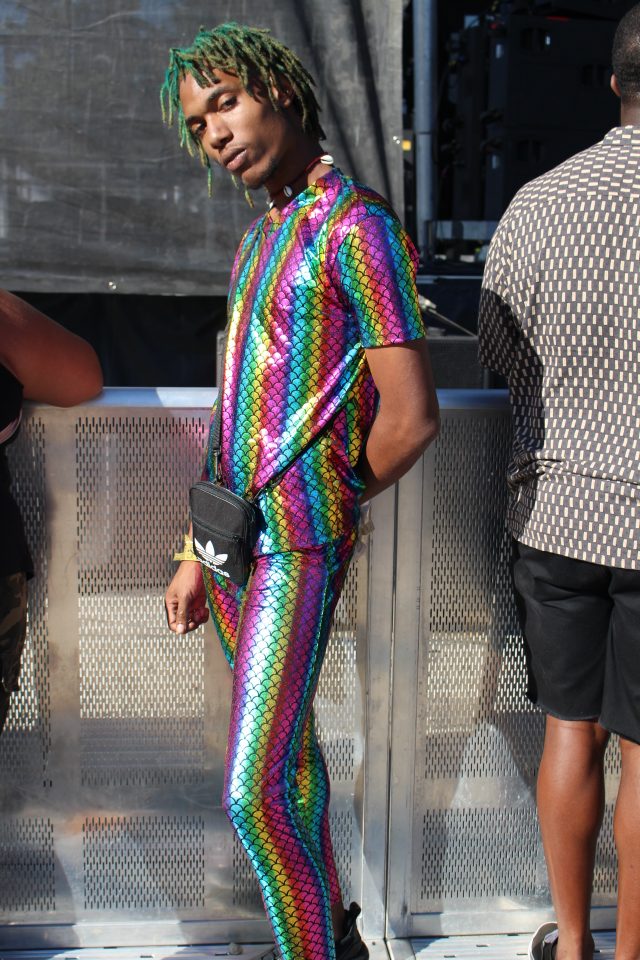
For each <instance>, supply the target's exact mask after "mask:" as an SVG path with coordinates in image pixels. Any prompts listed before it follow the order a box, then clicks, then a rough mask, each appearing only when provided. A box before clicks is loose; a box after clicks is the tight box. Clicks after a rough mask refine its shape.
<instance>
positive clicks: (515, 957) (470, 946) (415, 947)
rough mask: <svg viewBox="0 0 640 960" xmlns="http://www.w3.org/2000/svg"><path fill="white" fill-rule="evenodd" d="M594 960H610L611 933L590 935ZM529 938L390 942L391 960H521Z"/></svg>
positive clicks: (466, 937) (524, 935) (614, 937)
mask: <svg viewBox="0 0 640 960" xmlns="http://www.w3.org/2000/svg"><path fill="white" fill-rule="evenodd" d="M593 936H594V940H595V942H596V952H595V954H594V960H612V958H613V955H614V952H615V945H616V936H615V933H613V932H612V931H611V932H609V931H607V932H597V933H594V935H593ZM530 939H531V936H530V934H522V933H518V934H502V935H490V936H464V937H434V938H430V939H428V940H427V939H425V940H391V941H389V943H388V944H387V947H388V949H389V954H390V956H391V960H469V958H473V960H482V958H484V960H523V958H525V960H526V957H527V956H528V947H529V940H530Z"/></svg>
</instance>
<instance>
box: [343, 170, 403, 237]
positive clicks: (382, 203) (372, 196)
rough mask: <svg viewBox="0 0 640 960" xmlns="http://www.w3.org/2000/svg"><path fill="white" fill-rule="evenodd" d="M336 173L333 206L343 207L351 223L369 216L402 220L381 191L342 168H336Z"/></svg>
mask: <svg viewBox="0 0 640 960" xmlns="http://www.w3.org/2000/svg"><path fill="white" fill-rule="evenodd" d="M336 173H337V174H338V177H337V189H336V190H335V191H334V196H333V197H332V207H333V208H334V209H335V208H342V210H343V211H344V215H345V217H348V220H349V222H350V223H352V224H356V223H358V222H360V221H362V220H366V219H368V218H369V217H383V218H385V219H389V220H393V221H396V222H398V223H399V222H400V220H399V217H398V215H397V214H396V212H395V210H394V209H393V207H392V206H391V204H390V203H389V201H388V200H386V199H385V198H384V197H383V196H382V195H381V194H380V193H378V192H377V191H376V190H374V189H373V188H372V187H369V186H367V185H366V184H364V183H361V182H360V181H359V180H356V179H354V178H353V177H350V176H348V175H347V174H345V173H343V172H342V171H341V170H336Z"/></svg>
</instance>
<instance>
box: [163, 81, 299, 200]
mask: <svg viewBox="0 0 640 960" xmlns="http://www.w3.org/2000/svg"><path fill="white" fill-rule="evenodd" d="M214 76H215V77H216V78H217V82H216V83H215V84H214V85H213V86H210V87H199V86H198V84H197V83H196V81H195V80H194V79H193V77H192V76H191V75H190V74H187V75H186V76H185V78H184V79H183V80H182V82H181V84H180V103H181V104H182V110H183V113H184V116H185V119H186V122H187V126H188V128H189V130H190V131H191V133H192V135H193V136H194V137H195V138H196V140H198V141H199V142H200V143H201V144H202V147H203V149H204V151H205V153H206V155H207V156H208V157H209V159H210V160H212V161H213V162H214V163H217V164H219V165H220V166H221V167H224V168H225V169H226V170H228V171H229V173H232V174H235V176H236V177H239V179H240V180H242V183H243V184H244V185H245V186H246V187H249V189H250V190H255V189H257V188H258V187H262V186H266V187H267V188H268V187H269V183H270V181H272V178H273V176H274V174H275V172H276V170H277V169H278V166H279V165H280V163H281V161H282V159H283V157H284V156H285V155H286V154H287V153H288V151H289V150H290V149H291V148H292V145H293V141H294V138H295V134H294V126H293V124H292V122H291V119H290V116H289V113H290V111H287V110H286V109H281V110H279V111H276V110H274V108H273V106H272V105H271V102H270V100H269V98H268V96H267V95H266V93H262V92H256V94H255V96H251V94H250V93H248V92H247V90H245V88H244V87H243V85H242V83H241V81H240V79H239V78H238V77H236V76H234V75H233V74H231V73H225V72H224V71H222V70H215V71H214ZM281 102H282V107H283V108H286V107H288V106H289V105H290V100H289V98H287V97H284V98H281Z"/></svg>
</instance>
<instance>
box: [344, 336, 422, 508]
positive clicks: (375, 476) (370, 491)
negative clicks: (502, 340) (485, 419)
mask: <svg viewBox="0 0 640 960" xmlns="http://www.w3.org/2000/svg"><path fill="white" fill-rule="evenodd" d="M366 355H367V361H368V363H369V369H370V370H371V375H372V377H373V379H374V382H375V385H376V387H377V389H378V392H379V394H380V406H379V409H378V414H377V416H376V418H375V420H374V423H373V426H372V428H371V431H370V433H369V437H368V439H367V443H366V447H365V451H364V456H363V457H362V459H361V461H360V464H359V468H358V469H359V473H360V476H361V477H362V479H363V480H364V482H365V484H366V487H365V490H364V492H363V493H362V496H361V498H360V499H361V501H362V502H364V501H365V500H369V499H370V498H371V497H374V496H375V495H376V494H377V493H380V492H381V491H382V490H384V489H385V488H386V487H389V486H390V485H391V484H392V483H395V481H396V480H398V479H399V478H400V477H401V476H402V475H403V474H405V473H406V472H407V470H408V469H409V468H410V467H411V466H413V464H414V463H415V462H416V460H417V459H418V457H419V456H420V455H421V454H422V453H423V451H424V450H426V448H427V447H428V446H429V444H430V443H431V441H432V440H434V439H435V437H436V436H437V434H438V429H439V425H440V419H439V411H438V398H437V396H436V392H435V387H434V384H433V374H432V372H431V362H430V359H429V351H428V347H427V342H426V340H424V339H423V340H412V341H410V342H408V343H402V344H398V345H396V346H390V347H374V348H371V349H369V350H367V351H366Z"/></svg>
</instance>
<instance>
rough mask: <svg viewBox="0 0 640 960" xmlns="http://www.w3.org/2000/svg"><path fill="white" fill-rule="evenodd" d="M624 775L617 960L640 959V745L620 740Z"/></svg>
mask: <svg viewBox="0 0 640 960" xmlns="http://www.w3.org/2000/svg"><path fill="white" fill-rule="evenodd" d="M620 750H621V752H622V776H621V778H620V787H619V789H618V799H617V801H616V811H615V816H614V820H613V831H614V835H615V840H616V849H617V851H618V923H617V931H616V954H615V956H616V960H640V830H638V820H639V818H640V745H639V744H637V743H632V742H631V740H624V739H623V738H622V737H621V738H620Z"/></svg>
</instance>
